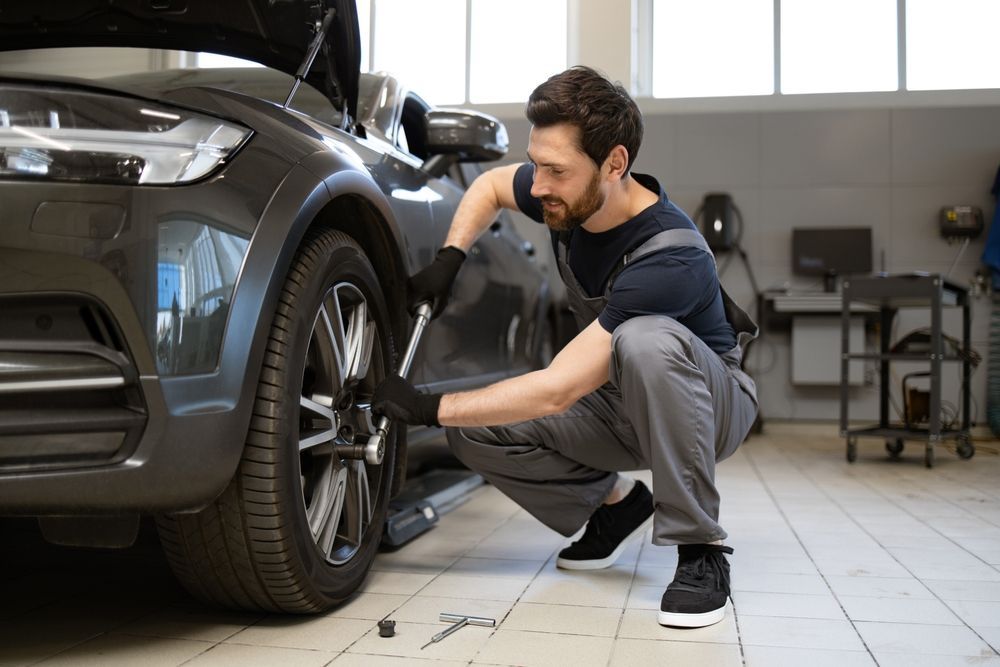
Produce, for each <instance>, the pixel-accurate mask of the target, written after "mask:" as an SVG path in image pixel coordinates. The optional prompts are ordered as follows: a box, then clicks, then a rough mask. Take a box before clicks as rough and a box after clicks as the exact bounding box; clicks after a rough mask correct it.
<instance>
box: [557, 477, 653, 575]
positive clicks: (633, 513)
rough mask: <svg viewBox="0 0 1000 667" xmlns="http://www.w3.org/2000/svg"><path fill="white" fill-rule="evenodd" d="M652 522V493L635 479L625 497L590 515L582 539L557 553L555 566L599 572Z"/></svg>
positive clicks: (613, 562) (612, 561) (611, 562)
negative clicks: (633, 484)
mask: <svg viewBox="0 0 1000 667" xmlns="http://www.w3.org/2000/svg"><path fill="white" fill-rule="evenodd" d="M652 523H653V494H651V493H650V492H649V489H647V488H646V485H645V484H643V483H642V482H640V481H639V480H636V482H635V486H633V487H632V490H631V491H629V493H628V495H627V496H625V497H624V498H622V499H621V500H620V501H619V502H617V503H615V504H614V505H601V506H600V507H598V508H597V510H596V511H595V512H594V513H593V514H591V515H590V520H589V521H587V529H586V530H585V531H583V537H581V538H580V539H579V540H577V541H576V542H574V543H573V544H571V545H569V546H568V547H566V548H565V549H563V550H562V551H560V552H559V557H558V558H556V567H561V568H563V569H564V570H600V569H603V568H605V567H611V566H612V565H614V564H615V561H616V560H618V557H619V556H621V555H622V552H623V551H625V547H626V546H627V545H628V542H629V541H630V540H632V538H635V537H639V536H641V535H642V534H643V533H644V532H645V531H646V529H647V528H649V526H650V525H652Z"/></svg>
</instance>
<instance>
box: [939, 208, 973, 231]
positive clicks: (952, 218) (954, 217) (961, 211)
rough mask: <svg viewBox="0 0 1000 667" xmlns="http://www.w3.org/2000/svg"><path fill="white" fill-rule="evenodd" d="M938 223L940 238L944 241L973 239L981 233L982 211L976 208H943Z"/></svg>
mask: <svg viewBox="0 0 1000 667" xmlns="http://www.w3.org/2000/svg"><path fill="white" fill-rule="evenodd" d="M939 222H940V226H941V236H943V237H944V238H946V239H954V238H970V239H974V238H976V237H977V236H979V235H980V234H982V232H983V210H982V209H981V208H979V207H978V206H944V207H942V208H941V217H940V221H939Z"/></svg>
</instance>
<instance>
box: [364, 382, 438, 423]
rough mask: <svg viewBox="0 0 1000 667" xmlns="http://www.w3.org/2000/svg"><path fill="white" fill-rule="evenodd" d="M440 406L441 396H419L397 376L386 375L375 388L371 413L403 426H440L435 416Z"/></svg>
mask: <svg viewBox="0 0 1000 667" xmlns="http://www.w3.org/2000/svg"><path fill="white" fill-rule="evenodd" d="M440 404H441V394H421V393H420V392H419V391H417V388H416V387H414V386H413V385H412V384H410V383H409V382H407V381H406V380H404V379H403V378H401V377H399V376H398V375H388V376H386V378H385V379H384V380H382V382H381V383H379V385H378V386H377V387H375V396H374V397H373V398H372V412H373V413H374V414H375V415H376V416H378V417H381V416H383V415H385V416H386V417H388V418H389V419H392V420H394V421H401V422H403V423H404V424H423V425H425V426H440V425H441V424H440V423H438V416H437V415H438V406H439V405H440Z"/></svg>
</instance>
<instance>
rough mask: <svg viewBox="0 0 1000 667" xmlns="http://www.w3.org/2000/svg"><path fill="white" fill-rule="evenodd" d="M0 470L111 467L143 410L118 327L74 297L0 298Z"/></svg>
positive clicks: (129, 444) (132, 439) (141, 423)
mask: <svg viewBox="0 0 1000 667" xmlns="http://www.w3.org/2000/svg"><path fill="white" fill-rule="evenodd" d="M0 313H3V317H2V318H0V470H3V471H5V472H7V471H11V470H17V469H31V470H35V469H38V468H65V467H74V466H85V465H94V464H97V463H105V462H111V461H114V460H118V459H120V458H123V457H125V456H127V455H128V454H129V453H130V452H131V451H132V450H134V448H135V446H136V443H137V442H138V440H139V437H140V436H141V434H142V430H143V428H145V425H146V407H145V404H144V401H143V396H142V391H141V389H140V386H139V376H138V372H137V371H136V368H135V364H134V363H133V361H132V359H131V357H130V355H129V353H128V350H127V348H126V346H125V345H124V343H123V340H124V339H123V337H122V335H121V333H120V330H119V327H118V326H117V325H116V323H115V322H114V320H113V319H112V318H111V316H110V315H109V314H108V312H107V311H106V310H105V308H104V307H103V306H101V305H100V304H99V303H97V302H96V301H93V300H91V299H89V298H87V297H84V296H80V295H61V294H45V295H38V294H33V295H30V296H29V295H24V296H14V297H9V296H6V297H3V298H0Z"/></svg>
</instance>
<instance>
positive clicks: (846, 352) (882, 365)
mask: <svg viewBox="0 0 1000 667" xmlns="http://www.w3.org/2000/svg"><path fill="white" fill-rule="evenodd" d="M852 301H860V302H863V303H868V304H871V305H873V306H876V307H878V309H879V323H880V327H879V339H880V345H879V351H878V352H877V353H864V352H861V353H857V352H855V353H852V352H851V351H850V348H849V342H848V332H849V327H850V304H851V302H852ZM945 307H959V308H961V309H962V349H963V350H964V351H965V352H966V353H965V354H955V353H951V354H949V353H947V352H946V346H945V338H944V336H943V335H942V333H941V319H942V310H943V309H944V308H945ZM900 308H929V309H930V315H931V326H930V336H929V341H928V349H927V351H926V352H924V351H921V352H896V353H892V352H891V349H892V343H891V341H890V340H889V339H890V335H891V329H892V320H893V318H894V317H895V316H896V313H897V311H898V310H899V309H900ZM840 319H841V332H842V335H841V348H840V350H841V355H840V434H841V436H843V437H844V438H846V440H847V460H848V461H851V462H853V461H854V460H855V459H857V456H858V438H859V437H872V438H882V439H884V440H885V448H886V451H888V453H889V455H890V456H892V457H898V456H899V454H900V453H901V452H902V451H903V443H904V441H906V440H917V441H923V442H925V443H926V449H925V452H924V462H925V463H926V465H927V467H928V468H931V467H933V466H934V447H935V445H937V444H938V443H940V442H941V441H942V440H949V439H954V440H955V441H956V444H957V452H958V456H959V457H961V458H963V459H968V458H972V456H973V454H975V451H976V450H975V446H974V445H973V443H972V438H971V436H970V435H969V399H970V394H969V376H970V374H971V362H970V356H969V354H968V351H969V350H970V349H971V347H970V342H971V341H970V332H969V325H970V322H971V318H970V313H969V295H968V290H967V289H966V288H964V287H962V286H961V285H959V284H957V283H954V282H952V281H950V280H948V279H947V278H944V277H942V276H940V275H938V274H924V273H919V274H904V275H880V276H875V277H870V278H869V277H866V278H852V279H850V280H844V283H843V307H842V310H841V318H840ZM852 359H872V360H877V361H878V368H879V421H878V424H877V425H873V426H869V427H866V428H858V429H849V428H848V427H847V425H848V418H847V409H848V383H847V378H848V374H847V371H848V362H849V361H850V360H852ZM892 361H925V362H929V364H930V371H929V372H928V373H926V374H925V375H926V376H927V377H929V379H930V392H929V393H930V397H929V405H928V414H927V416H928V419H927V427H926V428H923V427H916V426H913V425H911V424H907V423H899V422H892V421H890V419H889V390H890V386H889V364H890V362H892ZM945 362H961V364H962V401H961V403H962V405H961V425H960V427H959V428H950V429H943V428H942V424H941V369H942V364H943V363H945Z"/></svg>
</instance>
